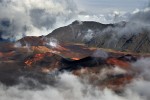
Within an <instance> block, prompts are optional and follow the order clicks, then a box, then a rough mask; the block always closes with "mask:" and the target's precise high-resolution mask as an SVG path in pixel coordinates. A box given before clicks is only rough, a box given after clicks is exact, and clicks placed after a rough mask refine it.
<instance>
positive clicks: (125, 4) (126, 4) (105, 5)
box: [75, 0, 149, 13]
mask: <svg viewBox="0 0 150 100" xmlns="http://www.w3.org/2000/svg"><path fill="white" fill-rule="evenodd" d="M75 1H76V2H77V4H78V7H79V8H82V9H83V10H87V11H91V12H104V13H105V12H106V13H107V12H109V11H113V10H118V11H127V12H130V11H133V10H135V9H136V8H138V9H142V8H145V7H146V6H148V3H149V0H75Z"/></svg>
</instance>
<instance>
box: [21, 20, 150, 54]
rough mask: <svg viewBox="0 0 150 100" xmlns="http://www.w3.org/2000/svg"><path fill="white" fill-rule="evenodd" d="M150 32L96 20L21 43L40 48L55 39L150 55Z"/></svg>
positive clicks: (134, 25)
mask: <svg viewBox="0 0 150 100" xmlns="http://www.w3.org/2000/svg"><path fill="white" fill-rule="evenodd" d="M149 33H150V31H149V30H148V28H147V27H145V26H138V25H137V24H136V23H130V22H119V23H115V24H101V23H98V22H94V21H74V22H72V23H71V24H70V25H68V26H64V27H60V28H58V29H55V30H54V31H52V32H51V33H50V34H48V35H47V36H41V37H33V36H29V37H24V38H22V39H21V40H19V41H20V42H21V44H23V45H26V44H29V45H31V46H32V45H33V46H38V45H45V43H46V42H47V40H48V41H51V39H52V40H54V39H55V40H57V41H58V42H59V43H79V44H85V45H87V46H90V47H98V48H108V49H114V50H119V51H127V52H137V53H149V52H150V48H149V46H150V36H149Z"/></svg>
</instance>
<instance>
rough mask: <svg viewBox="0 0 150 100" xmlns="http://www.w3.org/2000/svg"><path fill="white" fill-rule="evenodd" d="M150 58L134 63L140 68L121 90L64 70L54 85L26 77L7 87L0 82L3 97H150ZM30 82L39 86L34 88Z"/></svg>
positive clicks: (130, 99) (15, 99) (100, 99)
mask: <svg viewBox="0 0 150 100" xmlns="http://www.w3.org/2000/svg"><path fill="white" fill-rule="evenodd" d="M149 60H150V58H142V59H140V60H138V61H137V62H135V63H133V64H132V68H133V70H135V71H136V72H137V74H136V77H135V78H134V80H133V81H132V82H131V83H130V84H128V85H126V86H125V88H124V90H123V92H121V93H119V94H117V93H115V92H113V90H111V89H108V88H104V89H100V88H99V87H97V86H93V85H91V84H89V82H88V80H86V79H81V78H79V77H78V76H75V75H73V74H71V73H69V72H64V73H61V74H59V75H58V76H56V77H55V83H54V84H52V85H44V84H41V83H39V82H38V81H36V80H34V79H27V78H24V77H21V78H20V84H19V85H15V86H10V87H7V86H5V85H3V84H0V96H1V97H0V98H1V99H2V100H9V99H11V100H27V99H30V100H110V99H114V100H149V99H150V96H149V95H150V91H149V88H148V87H149V86H150V80H149V77H150V75H149V73H148V72H149V71H150V66H149V65H150V63H149ZM118 71H119V70H118ZM47 78H49V77H47ZM29 82H32V83H33V84H34V86H35V87H34V88H32V86H31V84H29ZM27 84H28V85H27Z"/></svg>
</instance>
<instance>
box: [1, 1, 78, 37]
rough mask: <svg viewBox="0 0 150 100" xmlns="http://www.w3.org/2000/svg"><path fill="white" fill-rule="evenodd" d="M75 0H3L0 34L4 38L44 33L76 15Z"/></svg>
mask: <svg viewBox="0 0 150 100" xmlns="http://www.w3.org/2000/svg"><path fill="white" fill-rule="evenodd" d="M76 11H77V7H76V5H75V3H74V2H73V0H44V1H43V0H36V1H35V0H23V1H21V0H1V1H0V13H1V15H0V34H1V35H2V36H1V37H3V38H4V39H11V40H15V39H19V38H21V37H23V36H25V35H36V36H38V35H42V34H43V35H44V34H48V33H49V32H50V31H51V30H52V29H54V28H56V27H60V26H62V25H64V24H65V23H67V22H69V21H70V20H71V19H72V18H74V17H75V16H76Z"/></svg>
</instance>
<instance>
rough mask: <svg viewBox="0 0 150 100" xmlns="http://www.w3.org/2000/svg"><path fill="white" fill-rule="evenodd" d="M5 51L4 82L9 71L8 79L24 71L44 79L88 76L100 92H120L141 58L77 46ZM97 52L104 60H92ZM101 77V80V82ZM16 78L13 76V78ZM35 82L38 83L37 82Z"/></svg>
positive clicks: (0, 69)
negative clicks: (55, 75) (68, 74)
mask: <svg viewBox="0 0 150 100" xmlns="http://www.w3.org/2000/svg"><path fill="white" fill-rule="evenodd" d="M31 38H32V37H31ZM7 49H8V50H6V51H5V52H4V51H2V50H1V51H0V62H1V63H0V74H1V73H3V74H4V73H7V74H8V75H7V77H6V79H10V78H9V74H11V73H10V71H13V72H14V73H13V74H11V75H12V76H13V75H16V73H19V75H20V74H21V75H24V72H26V71H27V72H32V73H38V75H41V74H42V75H43V74H44V75H46V74H49V73H51V72H53V71H57V73H58V72H60V73H61V72H64V71H69V72H71V73H72V74H74V75H77V76H78V77H80V78H81V79H82V78H85V77H87V76H88V79H89V81H90V83H91V84H93V85H96V86H99V87H100V88H103V87H108V88H111V89H113V90H114V91H119V90H121V89H122V88H123V87H124V86H125V85H126V84H128V83H130V82H131V81H132V79H133V78H134V74H135V73H136V72H134V71H133V70H132V66H131V64H132V62H135V61H136V60H137V59H139V58H140V57H141V54H135V53H127V52H119V51H114V50H110V49H101V48H89V47H86V46H84V45H81V44H63V45H61V44H59V45H58V46H57V47H55V48H51V47H48V46H44V45H43V46H29V47H14V46H12V45H9V46H8V47H7ZM97 50H100V51H102V52H105V53H106V54H107V57H106V58H104V57H102V55H101V53H100V55H97V56H93V54H94V52H96V51H97ZM142 57H149V55H142ZM5 59H6V60H5ZM6 65H7V67H5V66H6ZM116 68H119V71H118V70H117V71H115V70H116ZM3 69H5V71H4V70H3ZM20 70H21V72H20ZM120 70H121V71H120ZM102 74H104V75H105V77H103V78H102V76H103V75H102ZM11 75H10V76H11ZM19 75H18V74H17V77H19ZM26 76H30V75H26ZM31 76H32V77H36V76H35V75H31ZM15 77H16V76H15ZM42 77H45V76H42ZM6 79H4V78H3V77H0V81H1V82H3V83H5V84H7V83H8V81H6ZM37 79H38V78H37ZM11 80H12V78H11ZM38 80H39V81H40V80H41V78H40V79H38ZM42 81H43V79H42ZM44 81H46V80H44ZM46 83H47V82H46Z"/></svg>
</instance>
